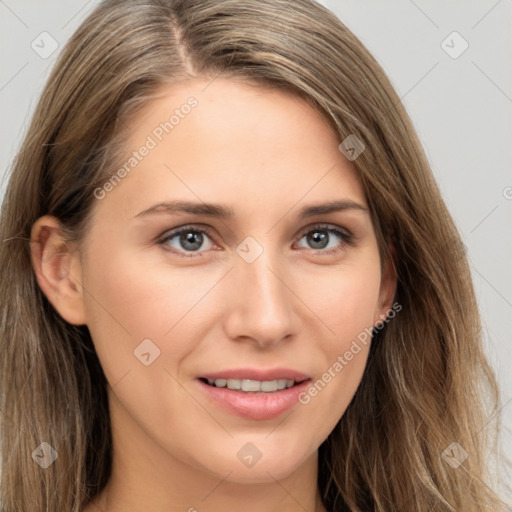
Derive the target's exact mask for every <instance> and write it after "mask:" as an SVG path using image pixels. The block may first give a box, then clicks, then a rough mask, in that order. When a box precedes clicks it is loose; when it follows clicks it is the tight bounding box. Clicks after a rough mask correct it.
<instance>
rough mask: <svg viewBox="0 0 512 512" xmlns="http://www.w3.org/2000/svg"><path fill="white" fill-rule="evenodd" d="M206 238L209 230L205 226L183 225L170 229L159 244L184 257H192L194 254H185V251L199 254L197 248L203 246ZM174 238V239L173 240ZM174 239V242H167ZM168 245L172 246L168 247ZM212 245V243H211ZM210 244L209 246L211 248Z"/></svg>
mask: <svg viewBox="0 0 512 512" xmlns="http://www.w3.org/2000/svg"><path fill="white" fill-rule="evenodd" d="M205 235H206V238H208V239H210V237H209V231H208V230H207V229H205V228H197V227H193V226H184V227H182V228H180V229H178V230H176V231H172V232H171V233H169V234H168V235H167V236H166V237H165V238H163V239H162V240H160V242H159V243H160V244H161V245H163V246H164V247H165V248H166V250H170V251H172V252H176V253H178V254H180V256H185V257H194V256H196V254H186V253H187V252H195V253H199V254H198V255H199V256H201V255H202V254H201V252H202V251H199V249H200V248H201V247H202V246H203V244H204V241H205ZM174 239H176V240H174ZM173 240H174V243H169V242H171V241H173ZM169 246H171V247H172V249H171V248H169ZM211 246H213V244H211ZM211 246H210V248H211Z"/></svg>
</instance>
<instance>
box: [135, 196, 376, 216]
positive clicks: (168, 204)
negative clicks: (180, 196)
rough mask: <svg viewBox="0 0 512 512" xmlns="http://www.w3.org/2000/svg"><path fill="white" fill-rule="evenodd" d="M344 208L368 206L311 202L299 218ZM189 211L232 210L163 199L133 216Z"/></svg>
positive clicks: (220, 213) (214, 212) (208, 213)
mask: <svg viewBox="0 0 512 512" xmlns="http://www.w3.org/2000/svg"><path fill="white" fill-rule="evenodd" d="M345 210H357V211H364V212H368V208H366V207H365V206H363V205H362V204H360V203H357V202H355V201H352V200H349V199H339V200H335V201H329V202H327V203H318V204H311V205H308V206H305V207H303V208H302V209H301V210H299V215H298V217H299V219H305V218H307V217H313V216H315V215H326V214H328V213H334V212H339V211H345ZM172 213H190V214H192V215H205V216H207V217H216V218H219V219H233V218H234V217H235V213H234V211H233V210H232V209H231V208H229V207H226V206H222V205H220V204H213V203H195V202H190V201H164V202H161V203H157V204H155V205H153V206H151V207H149V208H147V209H146V210H143V211H141V212H140V213H138V214H137V215H135V217H134V218H137V217H144V216H146V215H156V214H172Z"/></svg>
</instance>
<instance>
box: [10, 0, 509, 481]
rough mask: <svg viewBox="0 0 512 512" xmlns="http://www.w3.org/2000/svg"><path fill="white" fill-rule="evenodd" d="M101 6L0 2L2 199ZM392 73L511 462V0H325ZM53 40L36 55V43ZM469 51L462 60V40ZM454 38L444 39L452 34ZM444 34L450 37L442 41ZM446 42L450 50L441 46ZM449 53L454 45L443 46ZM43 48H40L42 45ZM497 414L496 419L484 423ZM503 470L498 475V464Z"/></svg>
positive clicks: (71, 0) (76, 1)
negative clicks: (36, 122)
mask: <svg viewBox="0 0 512 512" xmlns="http://www.w3.org/2000/svg"><path fill="white" fill-rule="evenodd" d="M97 3H98V2H97V1H96V0H93V1H89V2H87V1H85V0H68V1H66V2H62V1H61V2H57V1H56V0H52V1H45V2H38V1H36V0H22V1H16V0H0V44H1V48H2V53H1V66H0V107H1V114H2V122H1V124H0V130H1V131H0V144H1V151H0V166H1V169H2V182H1V184H0V190H1V194H2V195H3V192H4V188H5V180H6V175H5V173H6V172H7V169H8V165H9V163H10V161H11V159H12V158H13V156H14V155H15V153H16V151H17V149H18V145H19V143H20V141H21V137H22V134H23V133H24V130H25V129H26V127H27V124H28V121H29V120H30V116H31V115H32V112H33V109H34V107H35V104H36V102H37V99H38V96H39V94H40V91H41V89H42V85H43V83H44V81H45V79H46V78H47V76H48V71H49V69H50V68H51V66H52V65H53V63H54V61H55V57H56V55H57V54H58V52H59V50H60V49H61V48H62V45H63V44H64V43H65V42H66V40H67V39H68V38H69V37H70V35H71V34H72V33H73V31H74V30H75V29H76V28H77V27H78V25H79V24H80V22H81V21H82V20H83V19H84V18H85V16H86V15H87V14H88V13H89V12H90V11H91V10H92V9H93V8H94V7H95V5H96V4H97ZM321 3H322V4H324V5H326V6H327V7H329V8H330V9H331V10H333V11H334V12H335V13H336V14H337V15H338V17H339V18H340V19H341V20H342V21H343V22H344V23H345V24H346V25H347V26H348V27H349V28H350V29H351V30H352V31H353V32H354V33H355V34H356V35H357V36H358V37H359V38H360V39H361V40H362V42H363V43H364V44H365V45H366V46H367V48H368V49H369V50H370V51H371V52H372V53H373V55H374V56H375V57H376V58H377V60H378V61H379V62H380V63H381V65H382V66H383V68H384V70H385V71H386V72H387V73H388V76H389V77H390V79H391V81H392V83H393V85H394V87H395V88H396V90H397V92H398V93H399V95H400V97H401V98H402V101H403V102H404V104H405V106H406V108H407V110H408V112H409V114H410V115H411V118H412V120H413V122H414V125H415V127H416V130H417V132H418V134H419V136H420V139H421V141H422V142H423V145H424V147H425V150H426V152H427V156H428V158H429V160H430V163H431V165H432V169H433V171H434V173H435V176H436V178H437V180H438V182H439V183H440V186H441V189H442V191H443V194H444V197H445V200H446V202H447V204H448V206H449V208H450V210H451V212H452V214H453V216H454V218H455V220H456V222H457V224H458V226H459V228H460V230H461V232H462V234H463V237H464V241H465V244H466V246H467V250H468V254H469V258H470V261H471V265H472V271H473V276H474V282H475V286H476V291H477V294H478V299H479V303H480V307H481V311H482V315H483V320H484V325H485V330H486V333H487V340H486V344H487V345H486V346H487V351H488V355H489V358H490V360H491V362H492V364H493V365H494V367H495V369H496V372H497V374H498V378H499V381H500V384H501V389H502V413H503V423H504V428H505V432H504V434H503V443H504V448H505V451H506V453H507V455H508V456H509V457H510V456H512V435H511V425H512V374H511V372H510V366H511V363H512V343H511V333H512V122H511V120H512V0H460V1H454V0H450V1H442V0H437V1H433V0H414V1H413V0H323V1H322V2H321ZM45 31H46V32H48V33H49V34H50V35H51V37H53V38H54V39H55V40H56V41H57V42H58V44H59V48H58V50H57V51H55V52H54V53H53V54H52V55H51V56H50V57H48V58H42V57H41V56H40V55H38V54H37V53H36V52H35V51H34V50H33V49H32V47H31V43H32V41H34V40H35V41H36V43H37V42H38V41H39V45H40V47H42V46H43V44H42V43H41V42H40V41H41V37H44V38H46V39H45V41H46V43H45V48H46V49H48V48H49V39H48V38H47V37H48V36H40V34H41V33H42V32H45ZM454 31H456V32H458V33H459V34H460V36H462V38H463V39H464V40H465V41H467V44H468V45H469V47H468V48H467V50H466V51H464V53H462V54H461V55H460V56H458V57H457V58H452V57H451V56H450V55H448V53H446V51H445V49H448V50H450V51H451V52H452V53H453V52H458V51H459V50H460V49H461V48H462V46H461V45H462V44H463V41H462V40H461V39H457V36H455V38H454V36H450V34H452V33H453V32H454ZM448 36H450V37H448ZM447 37H448V39H446V38H447ZM443 41H445V43H444V44H443ZM448 46H451V47H452V48H451V49H450V48H447V47H448ZM40 51H43V48H41V50H40ZM494 421H495V419H492V420H491V421H490V422H489V423H488V425H486V426H484V425H482V427H483V428H488V427H489V426H490V425H491V424H492V423H493V422H494ZM502 474H503V469H502Z"/></svg>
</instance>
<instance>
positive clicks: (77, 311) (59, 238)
mask: <svg viewBox="0 0 512 512" xmlns="http://www.w3.org/2000/svg"><path fill="white" fill-rule="evenodd" d="M30 254H31V261H32V266H33V268H34V272H35V274H36V278H37V282H38V284H39V287H40V288H41V290H42V291H43V293H44V294H45V295H46V297H47V298H48V300H49V301H50V302H51V304H52V305H53V306H54V308H55V309H56V310H57V312H58V313H59V314H60V316H61V317H62V318H64V320H66V321H67V322H69V323H70V324H74V325H84V324H85V323H86V316H85V308H84V301H83V288H82V276H81V274H82V269H81V262H80V253H79V252H78V250H72V248H71V246H70V244H69V243H66V242H65V239H64V237H63V233H62V230H61V226H60V222H59V220H58V219H57V218H56V217H53V216H50V215H45V216H43V217H40V218H39V219H38V220H37V221H36V222H35V223H34V225H33V226H32V231H31V235H30Z"/></svg>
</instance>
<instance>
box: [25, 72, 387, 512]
mask: <svg viewBox="0 0 512 512" xmlns="http://www.w3.org/2000/svg"><path fill="white" fill-rule="evenodd" d="M207 84H208V82H205V81H202V80H199V79H198V80H194V81H190V82H187V83H182V84H179V85H174V86H172V87H168V88H167V89H166V90H165V91H164V94H163V96H162V97H161V98H159V99H157V100H154V101H152V102H151V103H150V104H148V105H147V106H146V108H145V109H144V111H143V112H141V113H139V114H138V116H137V118H136V119H134V120H133V122H132V123H131V125H132V132H131V137H130V140H129V143H128V144H127V148H126V149H127V155H128V156H129V155H131V153H132V152H133V151H134V150H137V149H138V148H140V146H141V145H143V144H144V142H145V141H146V140H147V136H148V135H149V134H151V133H152V131H153V130H154V128H155V127H156V126H158V125H159V123H161V122H162V121H164V120H166V119H168V117H169V114H168V113H169V112H172V111H174V110H175V109H176V108H179V107H180V106H181V105H183V103H185V101H186V99H187V98H188V97H190V96H194V97H195V98H197V100H198V105H197V107H195V108H194V109H193V110H192V111H191V112H190V114H188V115H187V116H185V117H184V118H183V119H181V120H180V122H179V124H178V125H177V126H175V128H174V130H173V131H172V133H170V134H168V135H166V136H165V137H164V138H163V140H162V141H161V142H159V143H158V145H157V147H156V148H154V149H152V150H151V151H150V152H149V154H148V155H147V156H146V157H145V158H144V159H143V160H142V161H141V162H140V163H139V164H138V165H137V167H136V168H135V169H134V170H133V171H132V172H130V173H129V174H128V175H127V176H126V177H125V178H124V179H123V180H122V181H121V183H119V184H118V185H117V186H115V187H114V188H113V190H111V191H110V192H108V193H107V194H105V197H104V198H103V199H96V200H95V205H94V216H93V220H92V225H91V229H90V231H89V232H88V234H87V236H86V238H85V239H84V240H83V241H82V244H81V246H72V245H70V244H65V243H64V242H63V239H62V237H61V233H60V231H59V225H58V222H57V220H56V219H55V218H53V217H51V216H44V217H42V218H40V219H39V220H38V221H37V222H36V223H35V224H34V226H33V230H32V241H33V243H32V244H31V248H32V258H33V266H34V269H35V272H36V275H37V279H38V282H39V285H40V286H41V289H42V290H43V291H44V293H45V294H46V296H47V297H48V299H49V300H50V301H51V303H52V304H53V305H54V307H55V308H56V309H57V311H58V312H59V313H60V315H61V316H62V317H63V318H64V319H66V320H67V321H68V322H70V323H72V324H76V325H81V324H86V325H87V326H88V328H89V330H90V333H91V336H92V339H93V342H94V346H95V348H96V350H97V353H98V356H99V359H100V362H101V364H102V367H103V370H104V372H105V375H106V378H107V380H108V382H109V387H108V394H109V404H110V411H111V421H112V435H113V440H114V462H113V470H112V475H111V478H110V480H109V482H108V484H107V487H106V489H105V490H104V492H102V493H101V494H100V495H99V497H98V499H97V500H95V501H94V502H93V503H90V504H89V505H88V506H87V507H86V508H85V510H86V512H94V511H97V510H103V511H109V512H118V511H119V512H121V511H126V510H130V511H131V512H142V511H147V510H154V511H157V510H166V511H170V512H174V511H176V512H177V511H189V512H192V511H194V510H197V511H200V512H203V511H204V512H220V511H226V510H241V509H243V510H245V511H247V512H252V511H258V512H259V511H261V510H265V511H278V510H279V511H280V512H292V511H299V510H300V511H303V510H308V511H313V510H315V511H325V508H323V506H322V505H321V501H320V497H319V493H318V490H317V485H316V479H317V462H318V455H317V450H318V447H319V446H320V444H321V443H322V442H323V441H324V440H325V439H326V437H327V436H328V434H329V433H330V432H331V430H332V429H333V428H334V426H335V425H336V423H337V422H338V421H339V419H340V418H341V416H342V415H343V413H344V411H345V410H346V408H347V406H348V404H349V402H350V400H351V399H352V397H353V395H354V393H355V391H356V389H357V387H358V385H359V383H360V381H361V377H362V374H363V370H364V367H365V364H366V360H367V355H368V349H369V344H367V345H366V346H363V345H361V351H360V352H358V353H357V355H355V356H354V357H353V359H352V360H351V361H350V362H349V363H348V364H347V365H346V366H344V368H343V370H342V371H340V372H338V373H337V374H336V376H335V377H334V378H332V379H331V381H330V382H329V383H328V384H327V385H326V386H325V388H324V389H323V390H322V391H321V392H319V393H318V394H317V395H316V396H315V397H312V398H311V400H310V401H309V403H308V404H305V405H303V404H300V403H297V404H295V405H294V406H293V409H292V410H291V412H289V411H288V412H286V413H285V414H283V415H281V416H279V417H277V418H274V419H270V420H252V419H247V418H243V417H240V416H237V415H235V414H232V413H229V412H227V411H224V410H221V409H220V408H219V407H218V406H217V405H216V404H215V403H214V402H212V401H210V400H209V398H208V397H207V396H206V395H205V394H204V393H203V392H202V391H201V389H200V387H199V386H198V383H197V381H196V377H197V376H199V375H200V374H202V373H205V372H213V371H220V370H224V369H226V368H235V367H241V366H250V367H257V368H274V367H279V366H282V367H288V368H293V369H296V370H299V371H302V372H305V373H306V374H308V375H310V376H311V377H312V380H313V382H314V381H316V380H317V379H319V378H321V376H322V374H324V372H326V371H327V369H328V368H329V367H332V365H333V364H334V363H335V361H336V360H337V358H338V356H339V355H343V354H344V353H345V352H346V351H347V350H348V349H349V347H350V346H351V343H352V342H353V341H354V340H355V339H356V337H357V335H358V334H360V333H361V332H362V331H364V329H365V328H371V326H374V325H375V324H376V323H377V322H378V321H379V320H381V319H382V318H384V316H385V315H386V313H387V311H388V310H389V308H390V307H391V305H392V299H393V296H394V291H395V286H396V276H395V274H394V273H393V271H392V267H391V265H390V263H389V262H386V264H385V265H383V266H381V261H380V259H379V252H378V246H377V241H376V236H375V232H374V229H373V226H372V222H371V218H370V214H369V212H368V210H359V209H354V208H352V209H346V210H344V211H338V212H333V213H329V214H321V215H316V216H314V217H311V218H307V219H302V220H301V219H299V218H298V212H299V210H300V209H301V208H302V207H303V206H306V205H310V204H316V203H325V202H328V201H331V200H338V199H344V200H350V201H353V202H356V203H359V204H360V205H362V206H363V207H366V208H367V207H368V203H367V200H366V197H365V193H364V190H363V188H362V185H361V183H360V181H359V179H358V178H357V176H356V173H355V168H354V165H353V163H352V162H351V161H349V160H348V159H347V158H345V156H344V155H343V154H342V153H341V152H340V151H339V149H338V145H339V143H340V142H341V141H340V140H338V137H337V135H336V134H335V133H334V132H333V131H332V129H331V128H330V127H329V125H328V124H327V122H326V121H325V119H324V118H323V117H322V116H321V115H320V114H319V113H318V112H316V111H315V110H314V109H312V108H311V107H310V106H309V105H308V104H307V103H305V102H304V101H303V100H301V99H299V98H297V97H295V96H292V95H290V94H289V93H284V92H282V91H277V90H271V89H264V88H261V87H257V86H254V85H252V86H251V85H248V84H244V83H242V82H239V81H235V80H233V79H221V78H217V79H216V80H214V81H213V83H211V84H210V85H209V86H208V87H207V88H206V89H205V87H206V86H207ZM174 199H180V200H188V201H195V202H202V201H204V202H207V203H210V202H212V203H220V204H222V205H225V206H228V207H230V208H232V209H233V210H234V214H235V216H234V218H233V219H231V220H229V219H219V218H211V217H208V216H206V215H192V214H188V213H172V214H170V213H161V214H157V215H145V216H142V217H136V218H135V216H136V215H137V214H138V213H139V212H141V211H143V210H145V209H147V208H149V207H151V206H152V205H154V204H156V203H159V202H161V201H168V200H174ZM319 223H320V224H328V225H329V227H334V228H338V229H340V230H341V231H343V232H344V233H350V234H351V235H352V237H353V244H348V243H346V242H345V241H344V239H343V238H341V237H339V236H337V235H334V234H328V233H327V232H326V231H325V230H320V231H321V233H322V234H324V236H326V237H328V247H325V248H322V247H320V246H319V245H315V243H314V239H313V240H312V235H313V234H312V233H311V230H313V233H314V232H315V229H314V227H315V225H317V224H319ZM188 224H194V226H192V227H193V228H196V229H197V228H198V227H205V226H209V227H210V228H211V236H210V235H207V234H205V235H203V244H202V245H201V246H200V249H199V251H193V250H191V249H190V244H188V245H187V243H186V241H185V245H183V243H182V244H180V238H179V236H175V237H174V238H172V239H168V240H167V241H164V242H162V243H159V240H161V239H163V238H164V236H163V235H166V234H169V233H170V231H171V230H173V229H175V228H178V227H181V226H184V225H188ZM316 231H318V229H317V230H316ZM308 233H310V236H307V234H308ZM189 236H190V235H189ZM248 236H251V237H253V238H254V239H255V240H256V241H257V242H258V243H259V244H260V246H261V247H262V248H263V252H262V253H261V255H259V257H257V258H256V259H255V260H254V261H253V262H252V263H248V262H247V261H246V260H244V259H243V258H242V257H241V256H239V254H238V253H237V252H236V248H237V246H239V244H240V243H241V242H242V241H243V240H244V239H245V238H246V237H248ZM165 247H167V248H168V249H169V248H170V249H171V250H172V249H174V250H175V251H181V254H192V257H185V256H180V254H178V252H174V253H173V252H171V251H170V250H166V249H165ZM319 247H320V248H319ZM331 248H339V249H340V250H339V251H338V252H336V253H331V254H328V253H327V251H329V249H331ZM146 338H149V339H150V340H152V342H153V343H154V344H155V345H156V346H157V347H158V348H159V350H160V355H159V357H157V358H156V359H155V360H154V361H153V362H152V363H151V364H150V365H148V366H145V365H144V364H142V363H141V361H140V360H139V359H138V358H137V357H135V355H134V350H135V349H136V348H137V347H138V346H139V344H140V343H141V342H142V340H143V339H146ZM248 442H251V443H253V444H254V445H255V446H256V447H257V448H258V450H259V451H260V452H261V454H262V457H261V459H260V460H259V461H258V462H257V463H256V464H255V465H254V466H252V467H246V466H245V465H244V464H242V463H241V461H240V460H239V459H238V457H237V452H238V451H239V450H240V449H241V448H242V447H243V446H244V445H246V443H248ZM249 484H252V485H249Z"/></svg>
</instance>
